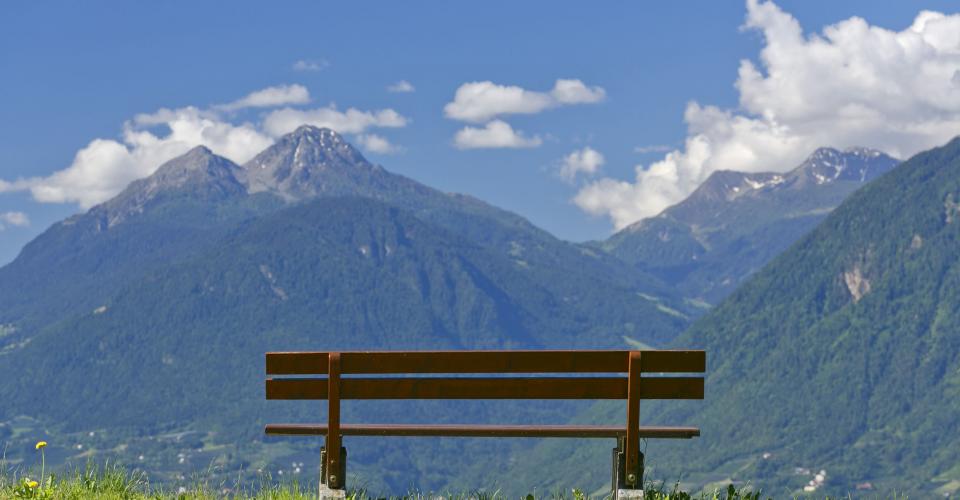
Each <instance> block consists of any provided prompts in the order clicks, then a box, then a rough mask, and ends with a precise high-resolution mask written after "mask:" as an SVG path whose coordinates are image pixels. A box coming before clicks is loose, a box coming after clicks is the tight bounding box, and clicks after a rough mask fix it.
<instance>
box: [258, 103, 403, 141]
mask: <svg viewBox="0 0 960 500" xmlns="http://www.w3.org/2000/svg"><path fill="white" fill-rule="evenodd" d="M304 124H306V125H313V126H315V127H328V128H332V129H334V130H336V131H337V132H340V133H341V134H356V133H361V132H363V131H364V130H366V129H368V128H371V127H387V128H395V127H405V126H406V125H407V119H406V118H404V117H403V116H402V115H400V114H399V113H397V112H396V111H394V110H392V109H382V110H379V111H360V110H359V109H355V108H349V109H347V110H346V111H339V110H338V109H337V107H336V106H335V105H333V104H331V105H329V106H327V107H324V108H317V109H294V108H283V109H278V110H276V111H272V112H270V114H268V115H267V116H266V118H264V120H263V129H264V130H265V131H266V132H267V133H269V134H271V135H273V136H280V135H283V134H287V133H290V132H293V131H294V130H296V128H297V127H299V126H300V125H304Z"/></svg>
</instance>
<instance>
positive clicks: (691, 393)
mask: <svg viewBox="0 0 960 500" xmlns="http://www.w3.org/2000/svg"><path fill="white" fill-rule="evenodd" d="M340 384H341V385H340V398H341V399H625V398H626V397H627V379H626V377H551V378H529V377H520V378H511V377H494V378H344V379H341V381H340ZM327 390H328V388H327V379H325V378H309V379H267V380H266V397H267V399H285V400H316V399H326V397H327ZM640 397H641V399H703V378H701V377H648V378H644V379H643V380H642V382H641V387H640Z"/></svg>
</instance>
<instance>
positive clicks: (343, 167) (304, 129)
mask: <svg viewBox="0 0 960 500" xmlns="http://www.w3.org/2000/svg"><path fill="white" fill-rule="evenodd" d="M243 168H244V170H245V177H246V179H245V180H246V182H247V184H248V186H249V190H250V192H251V193H255V192H259V191H273V192H276V193H278V194H280V195H281V196H284V197H285V198H288V199H300V198H304V197H309V196H314V195H316V194H318V193H322V192H325V191H326V186H327V185H328V184H329V183H330V182H337V181H336V179H337V178H341V177H343V176H348V177H349V176H353V175H357V174H358V172H360V171H369V170H371V169H373V168H374V167H373V165H371V164H370V163H369V162H368V161H367V160H366V158H364V157H363V155H362V154H360V152H359V151H357V150H356V149H355V148H354V147H353V146H351V145H350V143H348V142H347V141H346V140H344V139H343V137H341V136H340V134H338V133H336V132H335V131H333V130H331V129H329V128H319V127H314V126H311V125H301V126H300V127H298V128H297V129H296V130H294V131H293V132H291V133H289V134H287V135H285V136H283V137H281V138H279V139H278V140H277V142H276V143H274V145H273V146H270V147H269V148H267V149H266V150H264V151H263V152H261V153H260V154H258V155H257V156H256V157H254V158H253V159H252V160H250V161H249V162H247V163H246V164H245V165H244V166H243Z"/></svg>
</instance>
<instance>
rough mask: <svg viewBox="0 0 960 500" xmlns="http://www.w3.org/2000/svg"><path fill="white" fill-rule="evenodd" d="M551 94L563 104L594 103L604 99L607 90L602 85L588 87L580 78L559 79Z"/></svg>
mask: <svg viewBox="0 0 960 500" xmlns="http://www.w3.org/2000/svg"><path fill="white" fill-rule="evenodd" d="M550 96H551V97H553V98H554V99H555V100H556V101H557V102H558V103H562V104H593V103H596V102H600V101H602V100H603V99H604V98H605V97H606V96H607V92H606V91H605V90H603V89H602V88H601V87H587V86H586V85H584V84H583V82H581V81H580V80H557V83H556V84H554V86H553V90H552V91H550Z"/></svg>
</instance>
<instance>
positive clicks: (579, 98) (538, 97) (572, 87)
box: [443, 79, 606, 123]
mask: <svg viewBox="0 0 960 500" xmlns="http://www.w3.org/2000/svg"><path fill="white" fill-rule="evenodd" d="M605 96H606V92H605V91H604V90H603V89H602V88H600V87H587V86H586V85H585V84H584V83H583V82H581V81H580V80H563V79H561V80H557V81H556V83H555V84H554V87H553V89H552V90H551V91H549V92H537V91H532V90H527V89H524V88H522V87H518V86H515V85H498V84H496V83H493V82H491V81H483V82H470V83H464V84H463V85H461V86H460V87H459V88H458V89H457V92H456V94H455V95H454V98H453V101H452V102H449V103H447V104H446V106H444V108H443V111H444V114H445V115H446V116H447V118H452V119H454V120H459V121H465V122H471V123H481V122H485V121H487V120H490V119H492V118H495V117H498V116H501V115H509V114H536V113H540V112H542V111H544V110H547V109H550V108H555V107H558V106H564V105H570V104H587V103H596V102H600V101H602V100H603V99H604V97H605Z"/></svg>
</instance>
